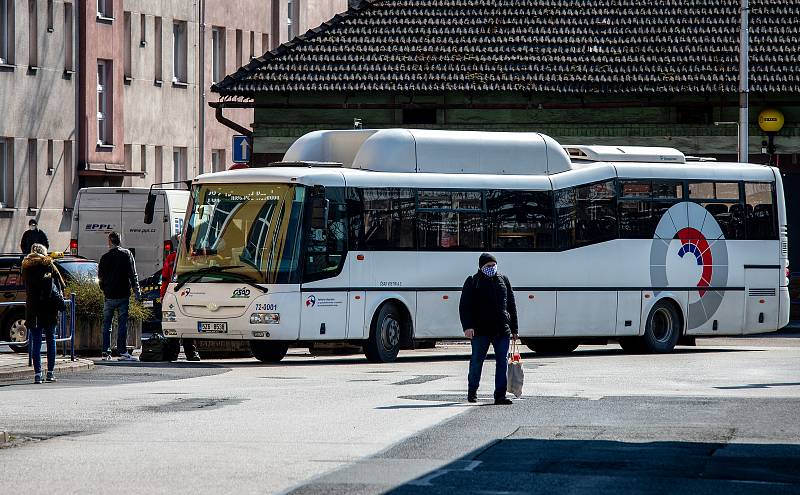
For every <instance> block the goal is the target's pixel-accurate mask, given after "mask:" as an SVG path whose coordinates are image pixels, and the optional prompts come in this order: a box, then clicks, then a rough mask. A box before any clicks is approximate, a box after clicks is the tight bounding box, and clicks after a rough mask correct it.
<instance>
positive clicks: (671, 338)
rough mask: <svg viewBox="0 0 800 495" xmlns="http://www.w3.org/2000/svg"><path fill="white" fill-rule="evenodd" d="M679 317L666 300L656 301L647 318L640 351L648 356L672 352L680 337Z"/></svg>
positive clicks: (672, 305)
mask: <svg viewBox="0 0 800 495" xmlns="http://www.w3.org/2000/svg"><path fill="white" fill-rule="evenodd" d="M681 326H682V324H681V316H680V314H678V310H677V309H675V305H674V304H673V303H672V302H670V301H668V300H661V301H658V302H657V303H656V304H655V305H654V306H653V309H651V310H650V314H649V315H648V316H647V326H646V327H645V330H644V335H643V336H642V337H641V341H640V345H641V346H642V350H643V351H644V352H646V353H649V354H663V353H666V352H670V351H672V349H674V348H675V344H677V343H678V339H679V338H680V336H681Z"/></svg>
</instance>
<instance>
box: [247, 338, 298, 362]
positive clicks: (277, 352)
mask: <svg viewBox="0 0 800 495" xmlns="http://www.w3.org/2000/svg"><path fill="white" fill-rule="evenodd" d="M250 350H251V351H253V357H255V358H256V359H258V360H259V361H261V362H262V363H278V362H280V360H281V359H283V358H284V356H286V352H287V351H288V350H289V344H283V343H280V342H261V341H258V340H251V341H250Z"/></svg>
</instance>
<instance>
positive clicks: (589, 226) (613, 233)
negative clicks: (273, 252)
mask: <svg viewBox="0 0 800 495" xmlns="http://www.w3.org/2000/svg"><path fill="white" fill-rule="evenodd" d="M576 200H577V202H576V220H575V244H576V245H577V246H585V245H588V244H594V243H597V242H603V241H609V240H611V239H614V238H616V237H617V205H616V203H617V193H616V188H615V185H614V181H613V180H609V181H605V182H598V183H596V184H588V185H585V186H580V187H578V188H577V196H576Z"/></svg>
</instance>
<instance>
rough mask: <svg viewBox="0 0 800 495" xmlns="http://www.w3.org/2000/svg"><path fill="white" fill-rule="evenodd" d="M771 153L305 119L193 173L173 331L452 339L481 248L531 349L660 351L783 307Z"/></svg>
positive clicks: (764, 318) (274, 352)
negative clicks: (604, 346)
mask: <svg viewBox="0 0 800 495" xmlns="http://www.w3.org/2000/svg"><path fill="white" fill-rule="evenodd" d="M787 249H788V246H787V240H786V213H785V207H784V196H783V188H782V185H781V178H780V174H779V173H778V171H777V169H775V168H771V167H767V166H761V165H752V164H740V163H718V162H713V161H702V160H692V159H690V158H687V157H685V156H684V155H683V154H682V153H680V152H678V151H677V150H674V149H669V148H641V147H606V146H565V147H562V146H560V145H559V144H558V143H556V142H555V141H554V140H552V139H551V138H548V137H547V136H543V135H541V134H538V133H486V132H463V131H433V130H408V129H387V130H363V131H316V132H313V133H310V134H308V135H306V136H304V137H302V138H300V139H299V140H298V141H297V142H295V144H294V145H292V147H291V148H290V150H289V151H288V152H287V153H286V156H285V158H284V161H283V162H280V163H275V164H271V165H270V166H268V167H263V168H251V169H244V170H235V171H228V172H220V173H213V174H206V175H201V176H199V177H197V178H196V179H195V180H194V183H193V189H192V193H191V200H190V204H189V207H188V211H187V216H186V221H185V229H184V238H183V240H182V242H181V246H180V250H179V256H178V263H177V268H176V272H175V278H174V279H173V283H172V284H171V285H170V288H169V290H168V291H167V295H166V296H165V298H164V301H163V306H162V309H163V327H164V331H165V334H166V335H167V336H168V337H171V338H180V337H191V338H201V339H203V338H205V339H237V340H238V339H243V340H249V341H250V345H251V349H252V351H253V354H254V355H255V357H257V358H258V359H260V360H261V361H265V362H277V361H279V360H281V359H282V358H283V357H284V356H285V354H286V352H287V349H288V348H289V347H292V346H294V347H301V346H310V345H314V344H315V343H320V342H328V343H346V344H350V345H353V344H355V345H360V346H362V347H363V349H364V353H365V354H366V356H367V358H368V359H369V360H371V361H374V362H390V361H393V360H394V359H395V358H396V357H397V355H398V352H399V350H400V349H413V348H414V347H415V346H416V345H418V344H419V343H420V342H426V341H427V342H430V341H435V340H442V339H458V338H463V333H462V328H461V325H460V322H459V317H458V304H459V297H460V292H461V288H462V284H463V283H464V280H465V278H466V277H467V276H468V275H471V274H472V273H475V272H476V271H477V268H478V267H477V259H478V256H479V254H480V253H481V252H483V251H490V252H492V253H494V254H495V255H496V256H497V259H498V265H499V269H500V271H501V272H502V273H504V274H506V275H507V276H508V277H509V279H510V281H511V283H512V286H513V288H514V293H515V297H516V302H517V308H518V315H519V335H520V337H521V339H522V340H523V342H524V343H525V344H527V345H528V346H529V347H531V348H532V349H533V350H535V351H537V352H542V353H552V352H569V351H571V350H573V349H575V348H576V347H577V346H578V345H579V344H580V342H581V341H584V340H586V339H595V340H596V339H609V340H616V341H618V342H619V343H620V344H621V345H622V346H623V348H624V349H626V350H629V351H633V352H651V353H660V352H669V351H670V350H672V349H673V347H674V346H675V345H676V344H677V343H678V342H679V340H680V339H682V338H690V337H693V336H700V335H702V336H715V335H741V334H746V333H759V332H769V331H775V330H777V329H779V328H781V327H783V326H785V325H786V324H787V323H788V318H789V294H788V288H787V285H788V279H787V273H788V261H787Z"/></svg>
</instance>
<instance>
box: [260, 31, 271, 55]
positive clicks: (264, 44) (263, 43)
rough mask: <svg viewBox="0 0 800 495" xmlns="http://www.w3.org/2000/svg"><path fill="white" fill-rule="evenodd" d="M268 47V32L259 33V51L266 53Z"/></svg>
mask: <svg viewBox="0 0 800 495" xmlns="http://www.w3.org/2000/svg"><path fill="white" fill-rule="evenodd" d="M269 49H270V45H269V34H268V33H263V34H262V35H261V53H262V54H263V53H267V52H268V51H269Z"/></svg>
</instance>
